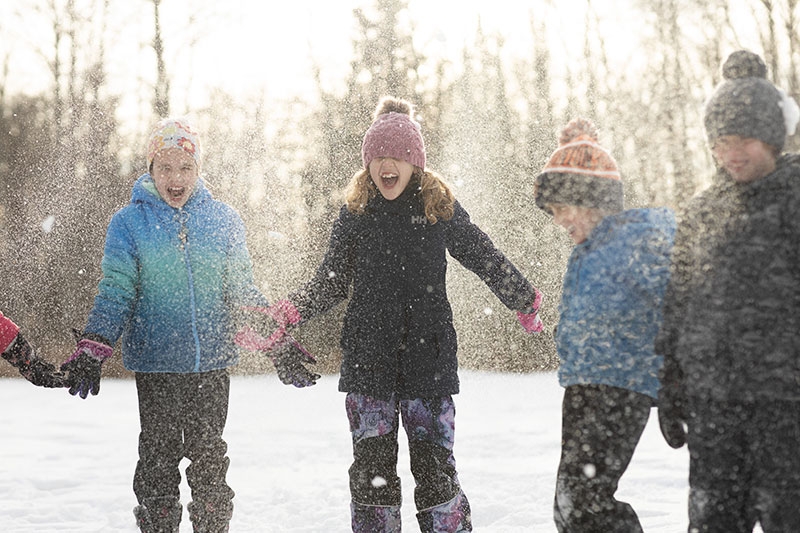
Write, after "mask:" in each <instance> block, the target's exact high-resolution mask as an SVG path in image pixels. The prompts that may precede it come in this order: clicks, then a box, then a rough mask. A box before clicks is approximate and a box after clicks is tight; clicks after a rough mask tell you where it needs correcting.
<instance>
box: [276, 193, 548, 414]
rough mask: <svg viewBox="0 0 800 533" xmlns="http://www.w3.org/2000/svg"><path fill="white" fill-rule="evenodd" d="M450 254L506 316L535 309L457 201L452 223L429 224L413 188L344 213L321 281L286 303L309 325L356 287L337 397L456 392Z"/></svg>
mask: <svg viewBox="0 0 800 533" xmlns="http://www.w3.org/2000/svg"><path fill="white" fill-rule="evenodd" d="M445 251H449V252H450V255H451V256H453V257H454V258H455V259H457V260H458V261H459V262H461V264H463V265H464V266H465V267H466V268H468V269H469V270H471V271H473V272H475V273H476V274H477V275H478V276H480V278H481V279H482V280H483V281H484V282H485V283H486V284H487V285H488V286H489V288H490V289H491V290H492V291H493V292H494V294H495V295H497V297H498V298H499V299H500V300H501V301H502V302H503V304H505V305H506V306H507V307H508V308H510V309H512V310H523V311H529V310H530V304H531V302H533V299H534V289H533V287H531V285H530V284H529V283H528V281H527V280H526V279H525V277H524V276H522V274H520V272H519V271H518V270H517V269H516V268H515V267H514V265H512V264H511V262H509V261H508V259H506V257H505V256H504V255H503V254H502V253H501V252H499V251H498V250H497V249H496V248H495V247H494V245H493V244H492V242H491V240H490V239H489V237H488V236H487V235H486V234H485V233H483V231H481V230H480V229H479V228H478V227H477V226H476V225H474V224H473V223H471V222H470V219H469V215H468V214H467V212H466V211H465V210H464V209H463V208H462V207H461V205H459V204H458V202H456V204H455V214H454V216H453V217H452V219H450V220H441V219H439V220H438V221H437V222H436V223H435V224H431V223H430V222H429V221H428V220H427V219H426V217H425V214H424V211H423V205H422V199H421V197H420V195H419V190H418V186H415V184H414V182H413V181H412V183H410V184H409V185H408V187H407V188H406V190H405V191H404V192H403V194H402V195H401V196H400V197H398V198H397V199H395V200H392V201H388V200H385V199H384V198H383V197H382V196H381V195H380V194H378V195H377V197H376V198H373V199H372V200H370V202H369V203H368V204H367V206H366V208H365V212H364V213H363V214H360V215H357V214H353V213H351V212H349V211H348V210H347V208H346V207H342V209H341V212H340V214H339V218H338V219H337V220H336V222H335V223H334V225H333V231H332V234H331V238H330V243H329V245H328V250H327V252H326V254H325V257H324V259H323V261H322V264H321V265H320V266H319V268H318V269H317V272H316V274H315V276H314V278H313V279H312V280H311V281H309V282H308V283H307V284H306V285H305V286H304V287H303V288H302V289H301V290H299V291H297V292H296V293H294V294H292V295H290V296H289V299H290V300H291V301H292V303H294V304H295V306H296V307H297V309H298V311H299V312H300V315H301V316H302V317H303V321H304V322H305V321H307V320H309V319H310V318H312V317H313V316H315V315H317V314H319V313H324V312H326V311H328V310H329V309H331V308H332V307H334V306H335V305H336V304H338V303H339V302H341V301H342V300H344V299H346V298H347V297H348V293H349V290H350V287H351V286H352V296H351V298H350V301H349V304H348V307H347V312H346V314H345V318H344V325H343V328H342V338H341V346H342V368H341V378H340V380H339V390H340V391H343V392H358V393H362V394H367V395H370V396H374V397H379V398H386V397H388V396H389V395H391V394H392V393H396V394H398V396H399V397H400V398H401V399H410V398H426V397H436V396H443V395H448V394H455V393H457V392H458V375H457V367H458V362H457V359H456V348H457V343H456V333H455V330H454V328H453V314H452V310H451V308H450V303H449V302H448V299H447V291H446V287H445V277H446V271H447V258H446V255H445Z"/></svg>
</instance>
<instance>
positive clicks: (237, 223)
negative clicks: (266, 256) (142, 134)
mask: <svg viewBox="0 0 800 533" xmlns="http://www.w3.org/2000/svg"><path fill="white" fill-rule="evenodd" d="M147 165H148V171H149V172H148V173H146V174H144V175H142V176H141V177H140V178H139V179H138V180H137V181H136V183H135V184H134V186H133V194H132V196H131V202H130V204H129V205H128V206H126V207H124V208H122V209H121V210H119V211H118V212H117V213H116V214H115V215H114V216H113V218H112V219H111V222H110V223H109V226H108V231H107V234H106V243H105V250H104V254H103V262H102V269H103V278H102V280H101V281H100V284H99V287H98V294H97V296H96V298H95V302H94V307H93V308H92V310H91V312H90V313H89V318H88V322H87V324H86V328H85V329H84V331H83V335H82V336H81V338H80V340H79V342H78V345H77V349H76V351H75V353H74V354H73V355H72V357H70V359H69V360H68V361H67V362H66V363H65V364H64V365H63V366H62V370H65V371H67V372H69V376H68V382H69V386H70V393H72V394H73V395H74V394H80V396H81V397H82V398H86V396H87V394H88V393H89V392H91V393H92V394H97V393H98V391H99V382H100V370H101V364H102V362H103V361H104V360H105V359H107V358H108V357H110V356H111V355H112V347H113V346H114V345H115V343H116V342H117V339H119V338H120V337H121V338H122V358H123V363H124V365H125V368H127V369H128V370H131V371H133V372H135V377H136V388H137V391H138V396H139V416H140V422H141V433H140V434H139V462H138V464H137V466H136V472H135V475H134V481H133V490H134V493H135V494H136V498H137V500H138V502H139V506H138V507H136V509H135V510H134V514H135V515H136V519H137V524H138V525H139V527H140V528H141V529H142V531H146V532H149V531H170V532H177V531H178V527H179V526H178V524H179V522H180V519H181V512H182V510H181V505H180V493H179V484H180V480H181V476H180V471H179V469H178V464H179V462H180V461H181V459H182V458H183V457H184V456H185V457H187V458H188V459H189V460H190V461H191V464H190V465H189V466H188V467H187V469H186V479H187V482H188V484H189V487H190V488H191V490H192V500H193V501H192V502H191V503H190V504H189V506H188V509H189V517H190V519H191V521H192V523H193V525H194V528H195V531H203V532H212V531H213V532H219V531H227V530H228V523H229V520H230V518H231V515H232V511H233V504H232V502H231V500H232V498H233V495H234V493H233V490H231V488H230V487H229V486H228V484H227V483H226V480H225V475H226V472H227V469H228V463H229V459H228V458H227V457H226V455H225V454H226V450H227V445H226V443H225V441H224V440H223V439H222V432H223V429H224V428H225V421H226V417H227V412H228V395H229V385H230V380H229V376H228V371H227V369H228V367H230V366H231V365H234V364H235V363H236V362H237V358H238V354H237V348H236V346H235V344H234V343H233V338H234V335H235V333H236V330H237V328H238V327H239V323H238V321H237V316H238V314H239V313H240V312H241V310H240V307H241V306H245V305H249V306H266V305H267V304H268V303H267V301H266V299H265V298H264V296H263V295H262V294H261V293H260V292H259V290H258V289H257V288H256V286H255V285H254V282H253V276H252V269H251V262H250V256H249V254H248V251H247V246H246V243H245V228H244V225H243V224H242V221H241V219H240V218H239V215H238V214H237V213H236V212H235V211H234V210H233V209H232V208H231V207H229V206H228V205H226V204H224V203H222V202H219V201H217V200H214V198H212V196H211V193H210V192H209V191H208V189H206V187H205V186H204V184H203V180H202V178H201V177H200V143H199V138H198V135H197V133H196V132H195V130H193V129H192V127H191V126H190V125H189V124H188V123H187V122H186V121H185V120H183V119H165V120H163V121H161V122H159V123H158V125H157V126H156V128H155V129H154V131H153V132H152V133H151V135H150V138H149V142H148V146H147Z"/></svg>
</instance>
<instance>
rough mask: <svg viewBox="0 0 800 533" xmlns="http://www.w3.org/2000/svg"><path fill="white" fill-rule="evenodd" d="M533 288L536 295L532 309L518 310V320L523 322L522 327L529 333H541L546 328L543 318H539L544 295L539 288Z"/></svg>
mask: <svg viewBox="0 0 800 533" xmlns="http://www.w3.org/2000/svg"><path fill="white" fill-rule="evenodd" d="M533 290H534V292H535V294H536V295H535V296H534V298H533V303H532V304H531V306H530V309H532V311H531V312H528V313H523V312H522V311H517V320H519V323H520V324H522V327H523V328H524V329H525V331H526V332H527V333H541V331H542V330H543V329H544V324H543V323H542V319H541V318H539V307H540V306H541V305H542V298H543V296H542V293H541V292H539V290H538V289H533Z"/></svg>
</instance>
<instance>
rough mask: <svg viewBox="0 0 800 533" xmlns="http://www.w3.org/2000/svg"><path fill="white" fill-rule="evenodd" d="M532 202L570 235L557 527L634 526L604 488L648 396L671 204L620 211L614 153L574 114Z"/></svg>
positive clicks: (561, 348)
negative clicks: (571, 246) (571, 245)
mask: <svg viewBox="0 0 800 533" xmlns="http://www.w3.org/2000/svg"><path fill="white" fill-rule="evenodd" d="M535 187H536V188H535V195H536V204H537V205H538V206H539V207H540V208H542V209H544V210H545V211H547V212H548V213H550V214H551V215H553V219H554V221H555V223H556V224H558V225H560V226H562V227H564V229H566V230H567V232H568V233H569V235H570V237H571V238H572V240H573V241H574V243H575V248H574V250H573V251H572V255H571V256H570V258H569V262H568V264H567V272H566V274H565V276H564V283H563V289H562V296H561V305H560V308H559V313H560V316H559V323H558V329H557V333H556V347H557V349H558V354H559V357H560V359H561V364H560V367H559V371H558V377H559V382H560V383H561V385H562V386H563V387H564V388H565V391H564V401H563V407H562V438H561V461H560V464H559V467H558V476H557V481H556V495H555V506H554V518H555V522H556V527H557V529H558V531H559V532H566V531H568V532H570V533H576V532H594V531H603V532H608V533H611V532H626V533H631V532H636V531H642V528H641V525H640V524H639V519H638V517H637V516H636V513H635V512H634V510H633V508H632V507H631V506H630V505H629V504H627V503H624V502H620V501H618V500H616V499H615V498H614V493H615V491H616V490H617V484H618V482H619V479H620V477H621V476H622V474H623V473H624V472H625V469H626V468H627V467H628V464H629V462H630V460H631V457H632V456H633V451H634V449H635V448H636V445H637V443H638V442H639V438H640V437H641V435H642V432H643V431H644V427H645V425H646V424H647V420H648V417H649V415H650V408H651V407H652V406H653V405H654V403H655V399H656V398H657V393H658V388H659V382H658V371H659V369H660V367H661V363H662V361H661V358H660V357H659V356H658V355H656V354H655V353H654V351H653V342H654V338H655V336H656V333H657V332H658V328H659V326H660V323H661V306H662V299H663V295H664V291H665V288H666V285H667V282H668V277H669V260H670V251H671V248H672V240H673V236H674V232H675V220H674V216H673V214H672V212H671V211H670V210H668V209H666V208H661V209H631V210H627V211H625V210H623V187H622V180H621V179H620V174H619V171H618V170H617V165H616V162H615V161H614V159H613V157H612V156H611V154H609V153H608V152H607V151H606V150H605V149H604V148H603V147H602V146H600V144H599V143H598V134H597V131H596V129H595V127H594V125H593V124H591V123H590V122H589V121H587V120H583V119H576V120H573V121H572V122H570V123H569V124H568V125H567V127H566V128H565V129H564V130H563V132H562V134H561V138H560V142H559V147H558V149H556V151H555V152H554V153H553V155H552V156H551V158H550V161H549V162H548V163H547V165H546V166H545V168H544V169H543V171H542V173H541V174H540V175H539V176H538V177H537V178H536V186H535Z"/></svg>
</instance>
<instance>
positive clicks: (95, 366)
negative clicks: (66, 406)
mask: <svg viewBox="0 0 800 533" xmlns="http://www.w3.org/2000/svg"><path fill="white" fill-rule="evenodd" d="M73 333H75V336H76V337H78V339H77V341H78V344H77V346H76V348H75V352H74V353H73V354H72V356H70V358H69V359H67V361H66V362H65V363H64V364H63V365H61V371H62V372H67V373H68V374H67V386H68V387H69V393H70V394H72V395H73V396H75V395H76V394H80V397H81V398H83V399H86V397H87V396H88V395H89V393H90V392H91V393H92V395H93V396H96V395H97V393H98V392H100V375H101V368H102V366H103V361H105V360H106V359H108V358H109V357H111V354H112V353H113V352H114V349H113V348H112V347H111V346H109V345H108V344H109V343H108V341H107V340H105V339H104V338H102V337H100V336H99V335H93V334H91V333H89V334H84V335H82V336H81V335H80V333H79V332H78V331H76V330H73Z"/></svg>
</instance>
